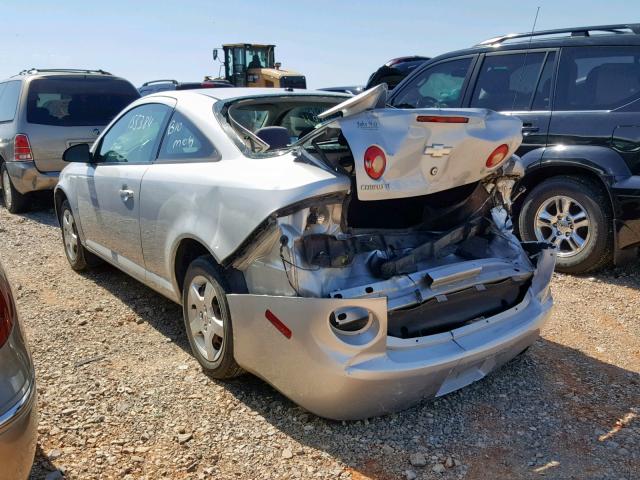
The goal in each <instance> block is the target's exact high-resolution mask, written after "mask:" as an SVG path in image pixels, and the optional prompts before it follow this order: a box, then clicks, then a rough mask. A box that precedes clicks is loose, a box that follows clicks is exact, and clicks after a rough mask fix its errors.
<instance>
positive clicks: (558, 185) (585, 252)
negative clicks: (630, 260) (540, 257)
mask: <svg viewBox="0 0 640 480" xmlns="http://www.w3.org/2000/svg"><path fill="white" fill-rule="evenodd" d="M518 226H519V229H520V235H521V237H522V239H523V240H526V241H547V242H550V243H553V244H555V245H556V248H557V263H556V270H558V271H560V272H564V273H587V272H592V271H595V270H598V269H600V268H602V267H604V266H606V265H607V264H609V263H610V262H611V259H612V257H613V216H612V213H611V206H610V201H609V198H608V197H607V195H606V192H604V191H603V190H602V188H600V187H599V186H598V185H597V184H595V183H594V182H593V181H591V180H589V179H588V178H585V177H580V176H557V177H552V178H549V179H547V180H545V181H543V182H541V183H540V184H538V185H537V186H536V187H535V188H534V189H533V190H532V191H531V193H530V194H529V195H528V196H527V197H526V198H525V200H524V202H523V204H522V210H521V211H520V216H519V219H518Z"/></svg>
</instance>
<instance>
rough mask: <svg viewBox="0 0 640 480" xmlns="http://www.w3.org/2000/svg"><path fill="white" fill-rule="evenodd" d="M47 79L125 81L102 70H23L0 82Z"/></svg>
mask: <svg viewBox="0 0 640 480" xmlns="http://www.w3.org/2000/svg"><path fill="white" fill-rule="evenodd" d="M47 77H64V78H86V77H92V78H104V79H109V80H125V81H128V80H126V79H125V78H123V77H119V76H117V75H113V74H111V73H109V72H105V71H103V70H75V69H55V70H54V69H52V70H38V69H31V70H23V71H21V72H20V73H17V74H15V75H12V76H11V77H8V78H5V79H3V80H2V81H8V80H21V79H25V80H32V79H34V78H47Z"/></svg>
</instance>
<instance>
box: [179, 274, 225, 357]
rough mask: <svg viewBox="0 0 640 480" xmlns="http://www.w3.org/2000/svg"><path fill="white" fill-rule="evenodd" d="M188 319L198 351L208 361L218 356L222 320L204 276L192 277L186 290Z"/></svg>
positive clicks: (221, 338)
mask: <svg viewBox="0 0 640 480" xmlns="http://www.w3.org/2000/svg"><path fill="white" fill-rule="evenodd" d="M187 298H188V320H189V328H190V329H191V335H192V337H193V339H194V342H195V347H196V349H197V350H198V353H199V354H200V355H202V356H203V357H204V358H206V359H207V360H208V361H210V362H214V361H216V360H217V359H218V357H219V356H220V352H221V351H222V347H223V343H224V321H223V318H222V311H221V307H220V301H219V299H218V296H217V294H216V290H215V288H214V287H213V284H212V283H211V282H210V281H209V280H208V279H207V278H205V277H204V276H202V275H198V276H196V277H194V278H193V280H192V281H191V284H190V285H189V290H188V296H187Z"/></svg>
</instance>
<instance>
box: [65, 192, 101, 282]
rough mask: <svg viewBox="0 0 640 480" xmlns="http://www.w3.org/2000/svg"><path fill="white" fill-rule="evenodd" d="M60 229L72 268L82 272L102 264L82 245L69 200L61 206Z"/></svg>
mask: <svg viewBox="0 0 640 480" xmlns="http://www.w3.org/2000/svg"><path fill="white" fill-rule="evenodd" d="M60 228H61V230H62V243H63V244H64V253H65V255H66V256H67V260H68V261H69V265H71V268H73V269H74V270H75V271H77V272H80V271H83V270H87V269H88V268H90V267H94V266H96V265H99V264H100V263H101V260H100V259H99V258H98V257H96V256H95V255H94V254H93V253H91V252H89V251H88V250H87V249H86V248H84V245H82V242H81V241H80V236H79V235H78V227H77V226H76V220H75V217H74V216H73V210H71V205H69V202H68V201H67V200H65V201H64V202H62V205H61V206H60Z"/></svg>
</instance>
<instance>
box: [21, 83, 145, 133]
mask: <svg viewBox="0 0 640 480" xmlns="http://www.w3.org/2000/svg"><path fill="white" fill-rule="evenodd" d="M139 97H140V94H139V93H138V91H137V90H136V89H135V88H134V87H133V85H131V84H130V83H129V82H126V81H124V80H118V79H114V78H42V79H36V80H33V81H32V82H31V83H30V84H29V94H28V96H27V122H29V123H37V124H41V125H56V126H64V127H70V126H92V125H96V126H99V125H106V124H108V123H109V122H110V121H111V120H112V119H113V117H115V116H116V114H118V112H120V111H121V110H122V109H123V108H124V107H126V106H127V105H128V104H129V103H131V102H132V101H134V100H135V99H137V98H139Z"/></svg>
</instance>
